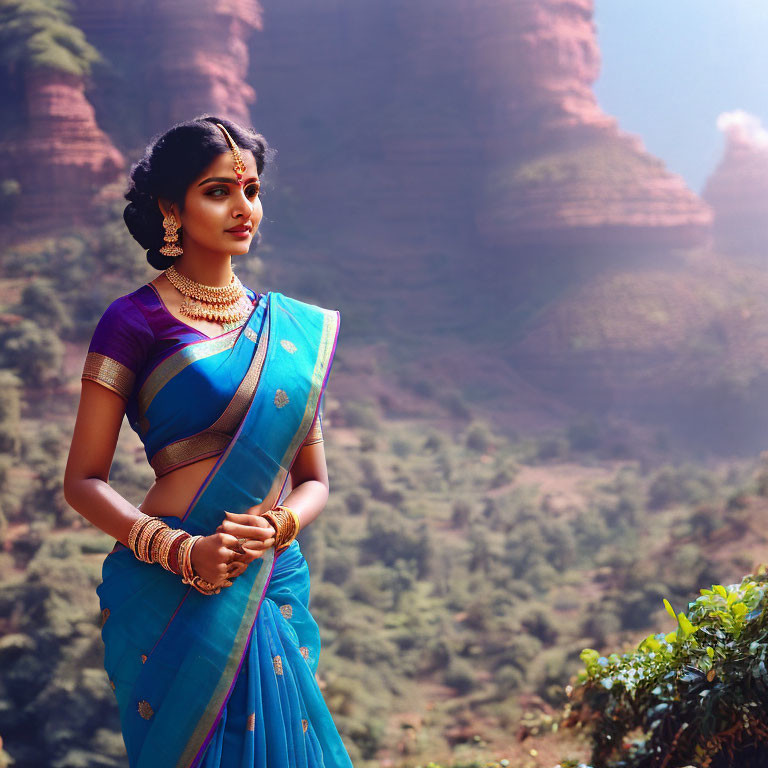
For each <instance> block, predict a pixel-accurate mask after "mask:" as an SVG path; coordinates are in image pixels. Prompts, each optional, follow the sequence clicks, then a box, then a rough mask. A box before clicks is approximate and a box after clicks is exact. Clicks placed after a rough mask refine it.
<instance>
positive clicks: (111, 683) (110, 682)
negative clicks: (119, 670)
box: [109, 680, 115, 691]
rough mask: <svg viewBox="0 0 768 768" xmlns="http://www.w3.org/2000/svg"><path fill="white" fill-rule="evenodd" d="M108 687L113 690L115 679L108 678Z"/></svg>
mask: <svg viewBox="0 0 768 768" xmlns="http://www.w3.org/2000/svg"><path fill="white" fill-rule="evenodd" d="M109 687H110V688H111V689H112V690H113V691H114V690H115V681H114V680H110V681H109Z"/></svg>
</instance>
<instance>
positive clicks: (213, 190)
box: [206, 187, 227, 197]
mask: <svg viewBox="0 0 768 768" xmlns="http://www.w3.org/2000/svg"><path fill="white" fill-rule="evenodd" d="M226 191H227V190H226V189H225V188H224V187H214V188H213V189H211V190H208V192H207V193H206V194H208V195H210V196H211V197H221V195H217V194H216V192H226Z"/></svg>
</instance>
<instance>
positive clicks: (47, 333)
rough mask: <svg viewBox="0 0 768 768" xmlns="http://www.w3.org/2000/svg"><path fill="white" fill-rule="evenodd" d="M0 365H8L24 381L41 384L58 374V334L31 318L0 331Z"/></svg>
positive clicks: (60, 350) (60, 351)
mask: <svg viewBox="0 0 768 768" xmlns="http://www.w3.org/2000/svg"><path fill="white" fill-rule="evenodd" d="M0 350H2V351H0V367H2V368H6V369H8V368H10V369H12V370H13V371H14V372H15V373H17V374H18V375H19V377H20V378H21V380H22V381H23V382H24V384H25V385H27V386H29V387H42V386H45V385H46V384H49V383H51V382H52V381H56V380H58V379H59V378H60V376H61V364H62V359H63V355H64V345H63V344H62V343H61V341H60V339H59V337H58V335H57V334H56V333H55V332H54V331H52V330H50V329H48V328H44V327H42V326H40V325H39V324H38V323H36V322H34V321H32V320H22V321H21V322H20V323H18V324H16V325H13V326H6V327H5V328H4V329H3V330H2V331H0Z"/></svg>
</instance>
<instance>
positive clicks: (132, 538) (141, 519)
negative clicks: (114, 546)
mask: <svg viewBox="0 0 768 768" xmlns="http://www.w3.org/2000/svg"><path fill="white" fill-rule="evenodd" d="M151 519H152V518H151V517H150V516H149V515H147V514H145V513H144V512H140V513H139V516H138V517H137V518H136V520H134V523H133V525H132V526H131V530H130V531H129V532H128V547H129V549H130V550H131V551H132V552H133V554H134V555H135V554H136V539H137V538H138V536H139V533H140V532H141V529H142V528H143V527H144V526H145V525H146V524H147V523H148V522H149V521H150V520H151Z"/></svg>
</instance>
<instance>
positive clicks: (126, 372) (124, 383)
mask: <svg viewBox="0 0 768 768" xmlns="http://www.w3.org/2000/svg"><path fill="white" fill-rule="evenodd" d="M80 378H81V379H89V380H90V381H96V382H98V383H99V384H101V385H102V386H104V387H106V388H107V389H111V390H112V391H113V392H117V394H118V395H120V396H121V397H124V398H125V399H126V400H127V399H128V398H129V397H130V396H131V392H132V391H133V384H134V382H135V381H136V374H135V373H134V372H133V371H132V370H131V369H130V368H129V367H128V366H127V365H123V364H122V363H119V362H118V361H117V360H114V359H113V358H111V357H107V356H106V355H102V354H101V353H99V352H89V353H88V354H87V355H86V356H85V365H84V366H83V374H82V376H81V377H80Z"/></svg>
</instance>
